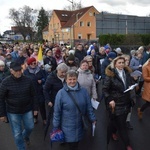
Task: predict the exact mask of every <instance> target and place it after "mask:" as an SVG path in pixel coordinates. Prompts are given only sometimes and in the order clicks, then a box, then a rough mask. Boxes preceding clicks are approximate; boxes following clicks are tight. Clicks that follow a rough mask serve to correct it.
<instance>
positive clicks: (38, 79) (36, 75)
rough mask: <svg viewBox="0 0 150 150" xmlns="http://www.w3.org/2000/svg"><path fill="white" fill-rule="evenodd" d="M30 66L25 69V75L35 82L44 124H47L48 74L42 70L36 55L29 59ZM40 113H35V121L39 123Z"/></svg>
mask: <svg viewBox="0 0 150 150" xmlns="http://www.w3.org/2000/svg"><path fill="white" fill-rule="evenodd" d="M27 65H28V67H27V68H26V70H25V71H24V75H26V76H28V77H30V78H31V80H32V81H33V83H34V88H35V91H36V98H37V100H38V102H39V109H40V113H41V116H42V119H43V125H46V109H45V98H44V94H43V85H44V83H45V80H46V75H45V73H44V70H42V69H41V68H40V67H39V66H38V64H37V62H36V59H35V58H34V57H30V58H28V59H27ZM37 119H38V114H34V123H37V121H38V120H37Z"/></svg>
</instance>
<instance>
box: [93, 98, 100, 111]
mask: <svg viewBox="0 0 150 150" xmlns="http://www.w3.org/2000/svg"><path fill="white" fill-rule="evenodd" d="M91 103H92V107H93V108H94V109H97V108H98V105H99V102H98V101H96V100H94V99H93V98H92V99H91Z"/></svg>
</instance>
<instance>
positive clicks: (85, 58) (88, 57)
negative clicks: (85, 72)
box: [83, 55, 93, 61]
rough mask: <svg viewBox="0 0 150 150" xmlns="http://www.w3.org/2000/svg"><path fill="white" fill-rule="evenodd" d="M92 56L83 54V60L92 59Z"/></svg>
mask: <svg viewBox="0 0 150 150" xmlns="http://www.w3.org/2000/svg"><path fill="white" fill-rule="evenodd" d="M92 59H93V58H92V56H91V55H87V56H85V57H84V59H83V60H87V61H89V60H92Z"/></svg>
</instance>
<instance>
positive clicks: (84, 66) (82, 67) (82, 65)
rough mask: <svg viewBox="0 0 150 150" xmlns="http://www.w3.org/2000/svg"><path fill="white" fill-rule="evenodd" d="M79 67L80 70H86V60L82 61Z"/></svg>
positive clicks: (87, 66)
mask: <svg viewBox="0 0 150 150" xmlns="http://www.w3.org/2000/svg"><path fill="white" fill-rule="evenodd" d="M80 68H81V69H82V70H88V69H89V65H88V64H87V63H86V62H84V63H82V64H81V66H80Z"/></svg>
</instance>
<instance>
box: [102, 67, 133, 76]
mask: <svg viewBox="0 0 150 150" xmlns="http://www.w3.org/2000/svg"><path fill="white" fill-rule="evenodd" d="M124 71H125V72H126V73H129V74H130V73H131V72H132V69H131V68H129V67H128V66H125V67H124ZM115 72H116V71H115V68H113V67H112V66H111V65H109V66H107V68H106V70H105V74H106V75H107V76H110V77H114V76H115Z"/></svg>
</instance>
